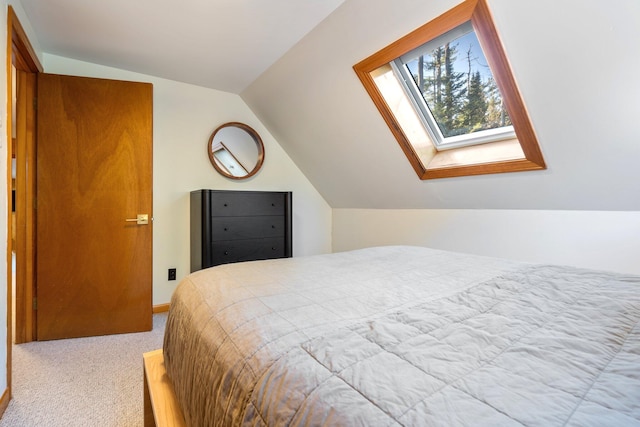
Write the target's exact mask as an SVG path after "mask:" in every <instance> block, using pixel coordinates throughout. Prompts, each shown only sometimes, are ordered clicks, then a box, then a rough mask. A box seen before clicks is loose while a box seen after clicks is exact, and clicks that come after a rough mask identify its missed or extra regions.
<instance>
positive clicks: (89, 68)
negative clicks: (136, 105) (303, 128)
mask: <svg viewBox="0 0 640 427" xmlns="http://www.w3.org/2000/svg"><path fill="white" fill-rule="evenodd" d="M44 68H45V72H48V73H56V74H70V75H78V76H87V77H100V78H111V79H121V80H132V81H144V82H151V83H153V98H154V100H153V110H154V111H153V141H154V142H153V144H154V147H153V210H154V212H153V216H154V222H153V302H154V304H156V305H157V304H162V303H167V302H169V299H170V297H171V293H172V292H173V290H174V288H175V285H176V284H177V283H178V281H179V280H180V278H181V277H183V276H184V275H186V274H188V273H189V192H190V191H192V190H197V189H201V188H211V189H220V190H273V191H293V254H294V256H300V255H311V254H318V253H326V252H330V251H331V208H330V207H329V206H328V205H327V203H326V202H325V201H324V199H323V198H322V197H321V196H320V195H319V193H318V192H317V191H316V190H315V188H314V187H313V186H312V185H311V184H310V183H309V181H308V180H307V179H306V178H305V176H304V175H303V174H302V173H301V172H300V170H299V169H298V168H297V166H296V165H295V164H294V163H293V162H292V161H291V159H290V158H289V157H288V156H287V154H286V153H285V152H284V151H283V150H282V148H281V147H280V145H279V144H278V142H277V141H276V140H275V139H274V138H273V136H271V134H270V133H269V132H268V131H267V129H266V128H265V127H264V125H263V124H262V123H261V122H260V121H259V120H258V119H257V118H256V116H255V115H254V114H253V113H252V112H251V110H250V109H249V107H247V105H246V104H245V103H244V101H242V99H241V98H240V97H239V96H238V95H235V94H230V93H227V92H221V91H217V90H212V89H206V88H202V87H199V86H193V85H188V84H184V83H179V82H175V81H170V80H164V79H160V78H156V77H152V76H147V75H141V74H136V73H131V72H128V71H124V70H119V69H114V68H109V67H104V66H100V65H96V64H90V63H86V62H81V61H76V60H72V59H69V58H63V57H59V56H54V55H49V54H45V55H44ZM231 121H238V122H243V123H246V124H248V125H249V126H251V127H252V128H254V129H255V130H256V131H257V132H258V133H259V134H260V136H261V138H262V140H263V142H264V145H265V162H264V165H263V168H262V169H261V171H260V172H258V174H257V175H256V176H254V177H252V178H250V179H248V180H244V181H234V180H229V179H227V178H224V177H222V176H221V175H219V174H218V173H217V172H216V171H215V169H214V168H213V166H212V165H211V163H210V161H209V157H208V155H207V143H208V141H209V137H210V135H211V133H212V132H213V131H214V130H215V129H216V128H217V127H218V126H219V125H221V124H223V123H226V122H231ZM171 267H175V268H177V276H178V281H167V269H168V268H171Z"/></svg>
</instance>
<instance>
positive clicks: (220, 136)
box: [208, 122, 264, 179]
mask: <svg viewBox="0 0 640 427" xmlns="http://www.w3.org/2000/svg"><path fill="white" fill-rule="evenodd" d="M208 151H209V160H211V164H212V165H213V167H214V168H215V169H216V170H217V171H218V172H219V173H221V174H222V175H224V176H226V177H227V178H231V179H244V178H249V177H250V176H253V175H255V174H256V173H257V172H258V170H260V167H261V166H262V163H263V162H264V145H263V144H262V139H260V135H258V133H257V132H256V131H255V130H253V129H252V128H251V127H249V126H247V125H245V124H244V123H239V122H230V123H225V124H223V125H222V126H220V127H218V129H216V130H215V131H214V132H213V133H212V134H211V137H210V138H209V147H208Z"/></svg>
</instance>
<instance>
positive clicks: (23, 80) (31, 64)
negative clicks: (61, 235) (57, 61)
mask: <svg viewBox="0 0 640 427" xmlns="http://www.w3.org/2000/svg"><path fill="white" fill-rule="evenodd" d="M6 53H7V64H6V67H7V117H6V129H7V198H8V203H7V206H8V213H7V388H8V390H9V392H10V391H11V346H12V344H13V342H14V340H15V342H16V343H22V342H28V341H32V340H33V339H34V338H35V337H34V336H33V335H34V333H35V321H34V318H35V313H34V307H33V298H34V296H35V295H34V289H35V277H34V274H33V272H34V267H35V190H36V189H35V178H36V167H35V145H36V121H35V110H36V106H35V102H34V101H33V99H35V89H36V79H35V77H36V74H37V73H39V72H42V71H43V68H42V65H41V64H40V61H39V60H38V57H37V55H36V54H35V51H34V49H33V47H32V45H31V43H30V41H29V38H28V37H27V34H26V32H25V31H24V29H23V27H22V25H21V24H20V20H19V19H18V17H17V15H16V13H15V11H14V9H13V7H12V6H11V5H9V6H8V10H7V52H6ZM14 66H15V68H16V70H17V71H19V72H16V73H14V72H13V67H14ZM14 74H16V75H20V84H21V85H22V86H23V87H24V90H20V91H18V92H20V99H18V100H17V102H16V104H17V108H19V109H20V112H21V114H15V115H16V116H18V118H19V119H20V122H17V123H16V126H15V127H16V129H15V130H16V132H17V137H16V139H18V138H22V140H23V143H22V144H17V145H18V146H14V143H13V139H12V135H13V128H14V122H15V119H16V117H14V111H13V98H14V89H13V80H14ZM15 77H16V78H17V76H15ZM30 100H31V101H30ZM16 111H17V110H16ZM14 150H15V151H14ZM14 153H15V154H17V156H16V161H17V162H16V163H18V162H19V163H20V164H19V165H18V164H16V173H18V174H20V175H16V180H17V181H19V182H20V183H21V184H20V185H19V188H18V187H16V194H15V207H16V217H20V221H19V225H16V226H15V227H14V224H13V220H12V211H13V206H14V202H13V197H12V191H13V184H12V158H13V156H14ZM27 164H28V165H29V167H27ZM18 209H19V210H20V212H18ZM14 228H15V230H14ZM14 231H15V236H16V237H15V238H16V242H15V244H14V241H13V235H14ZM14 248H15V249H16V250H17V251H18V252H16V258H17V260H16V265H17V270H16V274H15V276H16V277H15V279H16V290H15V317H14V313H13V307H14V292H13V285H12V283H13V279H14V277H13V276H14V274H13V256H12V253H13V251H14ZM14 322H15V331H16V333H15V336H14V334H13V329H14V328H13V325H14Z"/></svg>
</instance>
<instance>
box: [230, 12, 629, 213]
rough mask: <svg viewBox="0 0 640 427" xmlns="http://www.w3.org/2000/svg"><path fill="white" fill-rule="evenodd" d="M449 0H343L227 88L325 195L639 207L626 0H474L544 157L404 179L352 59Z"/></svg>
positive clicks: (401, 162)
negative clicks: (524, 165)
mask: <svg viewBox="0 0 640 427" xmlns="http://www.w3.org/2000/svg"><path fill="white" fill-rule="evenodd" d="M458 3H459V1H456V0H442V1H424V0H394V1H381V0H377V1H372V0H347V1H346V2H345V3H344V4H343V5H342V6H341V7H340V8H338V9H337V10H336V11H335V12H334V13H333V14H332V15H331V16H329V17H328V18H327V19H326V20H325V21H323V22H322V23H321V24H320V25H319V26H318V27H316V28H315V29H314V30H313V31H312V32H311V33H310V34H308V35H307V36H306V37H305V38H304V39H303V40H302V41H301V42H300V43H298V44H297V45H296V46H295V47H294V48H293V49H291V50H290V51H288V52H287V53H286V54H285V55H284V56H283V57H282V58H281V59H280V60H279V61H278V62H277V63H276V64H274V65H273V66H272V67H270V68H269V70H267V72H265V73H264V74H263V75H261V76H260V77H259V78H258V79H257V80H256V81H255V82H253V83H252V84H251V85H250V86H249V87H248V88H247V89H246V90H245V91H244V92H242V94H241V95H242V97H243V98H244V99H245V101H246V102H247V103H248V104H249V105H250V106H251V108H252V109H253V110H254V111H255V112H256V113H257V115H258V116H259V117H260V118H261V120H262V121H263V123H265V125H266V126H267V127H268V128H269V129H270V131H271V132H272V133H273V134H274V136H275V137H276V139H277V140H278V141H279V142H280V144H281V145H282V146H283V147H284V148H285V150H287V152H288V153H289V155H290V156H291V157H292V158H293V160H294V161H295V162H296V163H297V165H298V166H299V167H300V168H301V169H302V171H303V172H304V173H305V174H306V175H307V177H308V178H309V179H310V180H311V182H313V183H314V185H315V186H316V188H317V189H318V190H319V191H320V192H321V193H322V194H323V195H324V197H325V198H326V199H327V201H328V203H329V204H330V205H331V206H332V207H334V208H475V209H556V210H558V209H559V210H563V209H568V210H571V209H581V210H640V167H639V166H638V163H639V162H640V131H639V128H638V125H637V122H638V119H637V117H639V116H640V79H639V78H638V77H637V70H639V69H640V57H639V56H638V55H637V42H638V40H640V2H638V1H637V0H618V1H616V2H613V3H612V2H609V1H606V0H563V1H561V2H559V1H557V0H521V1H513V0H488V3H489V7H490V9H491V10H492V13H493V14H494V18H495V22H496V26H497V29H498V32H499V34H500V35H501V37H502V40H503V44H504V45H505V50H506V52H507V55H508V57H509V59H510V61H511V66H512V69H513V73H514V75H515V78H516V81H517V83H518V85H519V88H520V91H521V93H522V95H523V98H524V101H525V104H526V105H527V108H528V111H529V114H530V117H531V119H532V122H533V125H534V127H535V130H536V133H537V135H538V139H539V143H540V145H541V148H542V151H543V154H544V156H545V160H546V163H547V165H548V169H547V170H545V171H533V172H517V173H509V174H498V175H485V176H475V177H462V178H447V179H440V180H430V181H420V180H419V179H418V178H417V176H416V174H415V173H414V171H413V169H412V168H411V167H410V165H409V163H408V161H407V159H406V158H405V156H404V155H403V153H402V152H401V150H400V147H399V145H398V144H397V142H396V141H395V139H394V138H393V136H392V135H391V132H390V131H389V129H388V128H387V127H386V125H385V123H384V122H383V120H382V117H381V116H380V114H379V113H378V112H377V110H376V109H375V107H374V105H373V102H372V101H371V100H370V98H369V97H368V96H367V94H366V92H365V90H364V89H363V87H362V85H361V84H360V82H359V80H358V79H357V77H356V75H355V73H354V71H353V70H352V66H353V65H354V64H356V63H357V62H359V61H361V60H362V59H364V58H366V57H368V56H369V55H371V54H372V53H374V52H376V51H378V50H379V49H381V48H382V47H384V46H386V45H388V44H390V43H391V42H393V41H395V40H396V39H398V38H400V37H402V36H403V35H405V34H407V33H409V32H410V31H412V30H413V29H415V28H416V27H418V26H420V25H422V24H424V23H426V22H428V21H429V20H431V19H433V18H435V17H436V16H438V15H440V14H441V13H443V12H444V11H446V10H448V9H449V8H451V7H453V6H455V5H456V4H458Z"/></svg>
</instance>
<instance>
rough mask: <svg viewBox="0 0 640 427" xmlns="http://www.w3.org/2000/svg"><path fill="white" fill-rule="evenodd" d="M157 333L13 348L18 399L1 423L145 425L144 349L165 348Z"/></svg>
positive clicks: (158, 320) (1, 426)
mask: <svg viewBox="0 0 640 427" xmlns="http://www.w3.org/2000/svg"><path fill="white" fill-rule="evenodd" d="M166 320H167V315H166V313H163V314H155V315H154V316H153V331H151V332H143V333H136V334H123V335H110V336H104V337H91V338H77V339H69V340H58V341H44V342H33V343H28V344H20V345H14V346H13V399H12V400H11V402H10V403H9V407H8V408H7V410H6V412H5V414H4V415H3V417H2V419H0V427H6V426H12V427H23V426H24V427H32V426H33V427H36V426H38V427H40V426H46V427H57V426H65V427H71V426H78V427H80V426H82V427H88V426H90V427H93V426H96V427H102V426H105V427H136V426H142V425H143V379H142V375H143V374H142V353H144V352H147V351H151V350H155V349H158V348H161V347H162V339H163V334H164V326H165V323H166Z"/></svg>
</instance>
